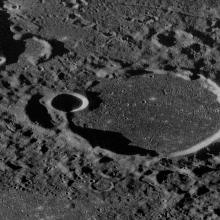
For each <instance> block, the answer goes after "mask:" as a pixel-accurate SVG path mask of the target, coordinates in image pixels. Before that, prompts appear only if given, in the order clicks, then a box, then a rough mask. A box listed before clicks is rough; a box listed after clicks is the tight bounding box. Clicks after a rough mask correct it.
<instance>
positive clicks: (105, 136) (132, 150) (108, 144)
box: [67, 114, 158, 156]
mask: <svg viewBox="0 0 220 220" xmlns="http://www.w3.org/2000/svg"><path fill="white" fill-rule="evenodd" d="M67 119H68V121H69V126H70V129H71V130H72V131H73V132H74V133H77V134H78V135H80V136H82V137H83V138H85V139H87V140H88V141H89V142H90V144H91V145H92V147H96V146H99V147H101V148H104V149H106V150H109V151H112V152H114V153H117V154H124V155H142V156H144V155H150V156H158V154H157V153H156V152H155V151H153V150H146V149H143V148H140V147H138V146H134V145H132V144H131V141H130V140H129V139H127V138H125V137H124V136H123V135H122V134H120V133H117V132H113V131H102V130H98V129H92V128H86V127H80V126H76V125H74V124H73V122H72V121H71V115H69V114H67Z"/></svg>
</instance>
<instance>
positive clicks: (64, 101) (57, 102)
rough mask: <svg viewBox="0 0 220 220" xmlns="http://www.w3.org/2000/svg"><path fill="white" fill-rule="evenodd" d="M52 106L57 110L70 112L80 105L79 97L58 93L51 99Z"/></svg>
mask: <svg viewBox="0 0 220 220" xmlns="http://www.w3.org/2000/svg"><path fill="white" fill-rule="evenodd" d="M51 105H52V107H54V108H55V109H57V110H59V111H63V112H70V111H72V110H74V109H77V108H79V107H80V106H81V105H82V101H81V99H79V98H77V97H76V96H73V95H71V94H64V93H63V94H59V95H57V96H56V97H55V98H53V100H52V101H51Z"/></svg>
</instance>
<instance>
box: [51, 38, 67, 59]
mask: <svg viewBox="0 0 220 220" xmlns="http://www.w3.org/2000/svg"><path fill="white" fill-rule="evenodd" d="M48 41H49V43H50V44H51V46H52V56H51V57H52V58H54V57H56V56H63V55H64V54H66V53H68V52H69V50H67V49H66V48H65V47H64V43H63V42H60V41H58V40H56V39H52V40H48Z"/></svg>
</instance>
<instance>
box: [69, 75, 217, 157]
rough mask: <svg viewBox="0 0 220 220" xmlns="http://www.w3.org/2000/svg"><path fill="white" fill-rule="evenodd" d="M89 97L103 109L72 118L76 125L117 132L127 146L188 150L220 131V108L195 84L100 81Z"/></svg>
mask: <svg viewBox="0 0 220 220" xmlns="http://www.w3.org/2000/svg"><path fill="white" fill-rule="evenodd" d="M93 91H95V92H98V93H100V96H99V98H101V100H102V103H101V104H100V106H99V107H98V108H97V109H95V110H93V111H89V112H88V111H85V112H84V111H82V112H79V113H76V114H75V116H74V118H73V119H72V120H73V123H74V124H76V125H78V126H81V125H83V126H84V125H86V127H87V128H91V129H99V130H104V131H109V132H110V131H114V132H118V133H120V134H122V135H123V136H124V137H125V138H127V139H129V140H130V141H131V145H134V146H138V147H141V148H144V149H149V150H155V151H157V152H158V153H165V154H170V153H173V152H176V151H180V150H185V149H188V148H189V147H191V146H193V145H195V144H196V143H198V142H200V141H202V140H204V139H205V138H207V137H209V136H210V135H212V134H213V133H215V132H216V131H217V130H218V129H219V126H220V115H219V113H218V111H219V110H220V104H219V103H218V102H217V101H216V96H215V95H214V94H212V93H211V92H210V91H208V90H206V89H204V88H203V87H202V85H201V84H200V83H199V81H198V80H194V81H186V80H184V79H181V78H177V77H174V76H169V75H146V76H141V77H139V76H136V77H132V78H129V79H127V80H121V79H114V80H111V81H108V80H103V81H102V82H101V83H100V84H99V85H97V86H95V87H94V88H93ZM119 147H120V146H119Z"/></svg>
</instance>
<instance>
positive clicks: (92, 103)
mask: <svg viewBox="0 0 220 220" xmlns="http://www.w3.org/2000/svg"><path fill="white" fill-rule="evenodd" d="M99 95H100V93H98V92H92V91H86V97H87V99H88V100H89V110H90V111H93V110H95V109H97V108H98V107H99V106H100V104H101V103H102V99H101V98H100V97H99Z"/></svg>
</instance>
